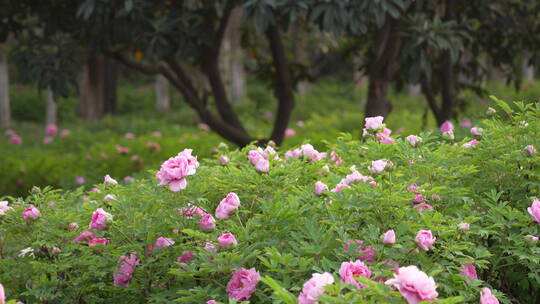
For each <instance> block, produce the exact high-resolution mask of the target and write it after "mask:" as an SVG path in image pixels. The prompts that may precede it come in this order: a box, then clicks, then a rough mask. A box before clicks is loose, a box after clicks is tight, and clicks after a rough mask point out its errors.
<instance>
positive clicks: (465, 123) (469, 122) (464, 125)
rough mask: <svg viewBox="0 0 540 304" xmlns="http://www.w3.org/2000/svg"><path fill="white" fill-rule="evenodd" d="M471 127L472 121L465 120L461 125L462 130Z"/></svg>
mask: <svg viewBox="0 0 540 304" xmlns="http://www.w3.org/2000/svg"><path fill="white" fill-rule="evenodd" d="M471 125H472V122H471V120H470V119H467V120H464V121H462V122H460V123H459V126H460V127H462V128H470V127H471Z"/></svg>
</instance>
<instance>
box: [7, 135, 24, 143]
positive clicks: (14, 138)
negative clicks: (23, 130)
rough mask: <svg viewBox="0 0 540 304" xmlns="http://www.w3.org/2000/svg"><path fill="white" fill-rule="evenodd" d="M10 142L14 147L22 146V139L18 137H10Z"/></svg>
mask: <svg viewBox="0 0 540 304" xmlns="http://www.w3.org/2000/svg"><path fill="white" fill-rule="evenodd" d="M10 141H11V143H12V144H14V145H20V144H22V142H23V139H22V137H20V136H18V135H12V136H11V139H10Z"/></svg>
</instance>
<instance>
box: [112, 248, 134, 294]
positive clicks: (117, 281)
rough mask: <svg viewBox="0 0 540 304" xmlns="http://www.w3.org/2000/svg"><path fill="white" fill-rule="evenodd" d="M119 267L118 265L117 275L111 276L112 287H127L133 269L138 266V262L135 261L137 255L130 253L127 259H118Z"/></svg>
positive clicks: (123, 257) (122, 257)
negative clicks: (112, 280)
mask: <svg viewBox="0 0 540 304" xmlns="http://www.w3.org/2000/svg"><path fill="white" fill-rule="evenodd" d="M119 263H120V265H118V268H117V269H118V273H116V274H114V275H113V278H114V286H125V287H128V286H129V281H130V280H131V277H132V276H133V272H134V271H135V267H137V265H139V260H137V255H136V254H135V253H132V254H131V255H130V256H129V258H128V257H126V256H121V257H120V262H119Z"/></svg>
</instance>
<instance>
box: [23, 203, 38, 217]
mask: <svg viewBox="0 0 540 304" xmlns="http://www.w3.org/2000/svg"><path fill="white" fill-rule="evenodd" d="M22 215H23V217H24V218H25V219H32V220H37V219H38V218H39V217H40V216H41V213H40V212H39V210H38V208H36V207H34V205H31V206H30V207H28V208H26V209H25V210H24V211H23V213H22Z"/></svg>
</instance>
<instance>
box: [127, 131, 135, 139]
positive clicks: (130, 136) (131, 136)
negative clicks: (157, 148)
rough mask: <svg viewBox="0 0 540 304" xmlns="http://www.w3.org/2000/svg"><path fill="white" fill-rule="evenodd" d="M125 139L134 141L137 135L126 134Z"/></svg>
mask: <svg viewBox="0 0 540 304" xmlns="http://www.w3.org/2000/svg"><path fill="white" fill-rule="evenodd" d="M124 137H125V138H126V139H134V138H135V134H133V133H129V132H128V133H126V135H124Z"/></svg>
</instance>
